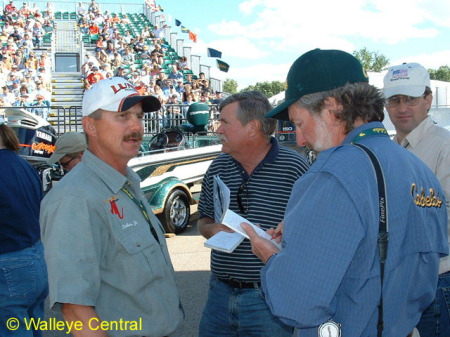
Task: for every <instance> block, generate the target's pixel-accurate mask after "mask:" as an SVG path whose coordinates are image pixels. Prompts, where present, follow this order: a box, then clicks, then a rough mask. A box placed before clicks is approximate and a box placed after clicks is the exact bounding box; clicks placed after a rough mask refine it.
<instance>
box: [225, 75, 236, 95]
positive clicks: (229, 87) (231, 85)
mask: <svg viewBox="0 0 450 337" xmlns="http://www.w3.org/2000/svg"><path fill="white" fill-rule="evenodd" d="M237 87H238V83H237V82H236V81H235V80H232V79H231V78H227V79H226V80H225V82H223V91H224V92H228V93H230V94H235V93H237Z"/></svg>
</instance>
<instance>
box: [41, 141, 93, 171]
mask: <svg viewBox="0 0 450 337" xmlns="http://www.w3.org/2000/svg"><path fill="white" fill-rule="evenodd" d="M86 148H87V144H86V137H85V135H84V134H82V133H80V132H67V133H65V134H63V135H62V136H60V137H59V138H58V140H57V141H56V143H55V152H54V153H53V154H52V156H51V157H50V158H49V159H48V160H47V163H48V164H50V165H52V164H55V163H57V162H59V164H60V165H61V166H62V167H63V168H64V169H65V170H67V171H70V170H72V169H73V168H74V167H75V166H76V165H77V164H79V163H80V162H81V158H83V153H84V150H86Z"/></svg>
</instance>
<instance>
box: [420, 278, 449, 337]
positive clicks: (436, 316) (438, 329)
mask: <svg viewBox="0 0 450 337" xmlns="http://www.w3.org/2000/svg"><path fill="white" fill-rule="evenodd" d="M417 329H418V330H419V332H420V336H421V337H448V336H450V272H446V273H444V274H441V275H439V279H438V286H437V290H436V298H435V299H434V302H433V303H431V305H430V306H429V307H428V308H427V309H426V310H425V311H424V312H423V314H422V317H421V318H420V322H419V324H418V325H417Z"/></svg>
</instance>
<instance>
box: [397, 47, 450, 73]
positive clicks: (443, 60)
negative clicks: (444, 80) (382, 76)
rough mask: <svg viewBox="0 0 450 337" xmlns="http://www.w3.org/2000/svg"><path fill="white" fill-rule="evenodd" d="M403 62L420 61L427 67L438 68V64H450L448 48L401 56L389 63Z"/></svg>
mask: <svg viewBox="0 0 450 337" xmlns="http://www.w3.org/2000/svg"><path fill="white" fill-rule="evenodd" d="M403 62H408V63H410V62H416V63H420V64H421V65H423V66H424V67H425V68H427V69H438V68H439V67H440V66H445V65H448V66H450V49H449V50H444V51H439V52H434V53H421V54H417V55H411V56H406V57H403V58H401V59H400V60H393V61H391V62H390V63H391V65H397V64H401V63H403Z"/></svg>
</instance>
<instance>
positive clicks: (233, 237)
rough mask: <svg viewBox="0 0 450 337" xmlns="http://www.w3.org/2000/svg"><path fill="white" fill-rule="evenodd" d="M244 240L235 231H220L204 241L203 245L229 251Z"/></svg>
mask: <svg viewBox="0 0 450 337" xmlns="http://www.w3.org/2000/svg"><path fill="white" fill-rule="evenodd" d="M243 240H244V237H243V236H242V235H241V234H239V233H237V232H234V233H229V232H225V231H220V232H218V233H217V234H216V235H214V236H212V237H210V238H209V239H208V240H206V241H205V243H204V245H205V247H208V248H211V249H216V250H220V251H223V252H227V253H231V252H233V251H234V249H235V248H236V247H237V246H239V244H240V243H241V242H242V241H243Z"/></svg>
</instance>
